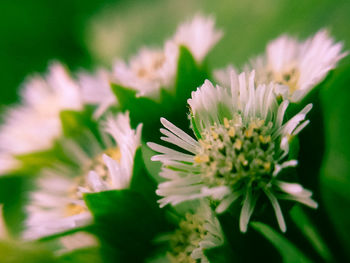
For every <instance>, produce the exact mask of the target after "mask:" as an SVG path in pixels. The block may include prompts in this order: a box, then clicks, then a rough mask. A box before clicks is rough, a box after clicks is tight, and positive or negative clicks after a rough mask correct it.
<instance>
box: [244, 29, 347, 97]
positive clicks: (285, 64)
mask: <svg viewBox="0 0 350 263" xmlns="http://www.w3.org/2000/svg"><path fill="white" fill-rule="evenodd" d="M342 48H343V44H342V43H335V42H334V39H332V38H331V37H330V36H329V34H328V32H327V31H326V30H320V31H319V32H317V33H316V34H315V35H314V36H312V37H310V38H308V39H306V40H305V41H302V42H300V41H298V40H296V39H294V38H292V37H289V36H287V35H283V36H281V37H279V38H277V39H275V40H273V41H271V42H270V43H269V44H268V45H267V48H266V53H265V54H264V55H262V56H259V57H257V58H255V59H253V60H252V62H251V64H250V65H249V66H247V69H248V70H251V69H255V70H256V76H257V78H256V81H257V82H258V83H259V84H261V83H268V82H270V81H274V82H276V83H281V84H283V85H285V86H287V87H288V89H283V90H280V91H279V92H280V93H281V95H283V96H284V97H285V98H289V99H290V100H291V101H293V102H297V101H300V100H301V99H302V98H303V97H304V96H305V95H306V94H307V93H308V92H309V91H310V90H311V89H312V88H313V87H315V86H316V85H317V84H318V83H320V82H321V81H322V80H323V79H324V78H325V77H326V75H327V74H328V72H329V71H330V70H331V69H333V68H334V67H335V66H336V64H337V62H338V61H339V60H340V59H341V58H343V57H344V56H346V55H347V52H343V53H342V52H341V51H342Z"/></svg>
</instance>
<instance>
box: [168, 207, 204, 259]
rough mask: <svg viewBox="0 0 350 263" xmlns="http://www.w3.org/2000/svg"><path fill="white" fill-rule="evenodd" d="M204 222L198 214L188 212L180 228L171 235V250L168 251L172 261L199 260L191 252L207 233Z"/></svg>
mask: <svg viewBox="0 0 350 263" xmlns="http://www.w3.org/2000/svg"><path fill="white" fill-rule="evenodd" d="M204 223H205V222H204V220H201V217H199V216H198V215H194V214H190V213H187V214H186V216H185V219H183V220H181V221H180V224H179V228H178V229H177V230H175V232H174V233H173V234H172V235H171V237H170V251H171V252H168V253H167V256H168V258H169V260H170V262H172V263H175V262H176V263H177V262H183V263H196V262H197V261H196V260H195V259H193V258H192V257H191V254H192V252H193V250H194V249H196V248H198V247H199V243H200V242H201V241H202V240H203V239H204V237H205V235H206V234H207V231H206V230H205V229H204Z"/></svg>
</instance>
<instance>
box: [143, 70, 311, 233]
mask: <svg viewBox="0 0 350 263" xmlns="http://www.w3.org/2000/svg"><path fill="white" fill-rule="evenodd" d="M231 80H232V85H231V89H226V88H222V87H219V86H217V87H214V86H213V85H212V84H211V83H210V82H209V81H205V83H204V84H203V85H202V87H201V88H199V89H198V90H197V91H196V92H193V93H192V98H191V99H189V100H188V103H189V105H190V107H191V124H192V129H193V131H194V133H195V134H196V136H197V138H198V140H195V139H193V138H192V137H191V136H189V135H187V134H186V133H184V132H183V131H182V130H180V129H179V128H177V127H176V126H174V125H173V124H171V123H170V122H169V121H167V120H165V119H164V118H162V119H161V122H162V124H163V126H164V127H165V129H161V130H160V131H161V133H162V134H163V135H164V137H161V139H162V140H164V141H166V142H168V143H170V144H174V145H175V146H177V147H180V148H182V149H183V150H182V151H178V150H173V149H171V148H168V147H164V146H161V145H158V144H155V143H148V145H149V147H151V148H152V149H153V150H155V151H157V152H159V153H161V154H160V155H156V156H153V157H152V160H153V161H161V162H162V163H163V168H162V171H161V173H160V175H161V176H162V177H164V178H166V179H167V181H166V182H164V183H161V184H159V186H158V190H157V194H158V195H160V196H163V198H162V199H160V200H159V202H160V205H161V206H165V205H166V204H172V205H176V204H178V203H180V202H183V201H186V200H191V199H197V198H203V197H207V196H209V197H210V198H211V199H213V200H218V201H219V202H218V206H217V208H216V211H217V212H223V211H225V210H226V209H227V208H228V207H229V206H230V205H231V204H232V203H233V202H234V201H236V200H238V199H241V200H243V207H242V210H241V217H240V229H241V231H243V232H245V231H246V229H247V224H248V221H249V218H250V216H251V215H252V213H253V210H254V206H255V203H256V201H257V198H258V196H259V194H260V193H261V192H262V193H265V195H266V196H267V197H268V198H269V199H270V201H271V203H272V206H273V208H274V210H275V213H276V216H277V219H278V223H279V225H280V228H281V230H282V231H285V230H286V226H285V223H284V220H283V216H282V212H281V209H280V207H279V204H278V202H277V198H280V199H291V200H295V201H298V202H301V203H304V204H306V205H309V206H311V207H316V206H317V204H316V203H315V202H314V201H313V200H312V199H311V192H309V191H307V190H304V189H303V188H302V187H301V186H300V185H298V184H291V183H287V182H282V181H280V180H279V179H278V174H279V172H280V171H281V170H282V169H283V168H286V167H289V166H296V165H297V161H296V160H287V157H288V152H289V141H290V139H291V138H292V137H293V136H295V135H297V134H298V133H299V132H300V131H301V130H302V129H303V128H304V127H305V126H306V125H307V124H308V121H305V117H306V114H307V112H308V111H309V110H310V109H311V107H312V105H311V104H309V105H307V106H306V107H305V108H304V109H303V110H302V111H301V112H300V113H298V114H297V115H295V116H294V117H292V118H291V119H290V120H289V121H285V120H284V113H285V110H286V108H287V106H288V101H287V100H284V101H283V102H282V103H281V104H280V105H278V104H277V101H276V98H275V95H274V93H273V90H274V89H275V88H276V84H273V83H271V84H269V85H258V86H257V87H256V86H255V80H254V72H252V73H251V74H250V75H246V74H245V73H242V74H241V75H239V76H236V75H235V74H232V77H231ZM184 151H185V152H184Z"/></svg>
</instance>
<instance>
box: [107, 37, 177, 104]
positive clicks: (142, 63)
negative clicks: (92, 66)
mask: <svg viewBox="0 0 350 263" xmlns="http://www.w3.org/2000/svg"><path fill="white" fill-rule="evenodd" d="M177 57H178V48H177V46H176V45H174V43H172V42H170V41H168V42H166V43H165V46H164V48H163V49H150V48H142V49H141V50H140V51H139V53H138V54H137V55H136V56H134V57H132V58H131V59H130V61H129V64H128V65H127V64H126V63H125V62H123V61H117V62H116V63H115V64H114V68H113V75H114V78H115V82H116V83H118V84H121V85H122V86H125V87H129V88H133V89H135V90H136V91H137V95H138V96H146V97H150V98H154V99H159V96H160V88H168V89H169V88H171V87H172V86H173V82H174V78H175V74H176V67H177Z"/></svg>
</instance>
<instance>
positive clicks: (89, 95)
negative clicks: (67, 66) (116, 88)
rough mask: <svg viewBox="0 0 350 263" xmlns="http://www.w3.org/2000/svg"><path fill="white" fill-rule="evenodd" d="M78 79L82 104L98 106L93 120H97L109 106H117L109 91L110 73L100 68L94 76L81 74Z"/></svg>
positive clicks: (113, 96)
mask: <svg viewBox="0 0 350 263" xmlns="http://www.w3.org/2000/svg"><path fill="white" fill-rule="evenodd" d="M78 77H79V84H80V86H81V89H82V99H83V102H84V103H85V104H92V105H97V106H98V107H97V109H96V111H95V113H94V117H95V118H99V117H100V116H101V115H102V114H103V113H104V112H105V111H106V110H107V109H108V108H109V107H110V106H111V105H113V104H117V100H116V97H115V95H114V94H113V92H112V90H111V83H110V82H111V73H109V72H108V71H107V70H105V69H102V68H101V69H99V70H97V71H96V72H95V73H94V74H89V73H87V72H81V73H80V74H79V76H78Z"/></svg>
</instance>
